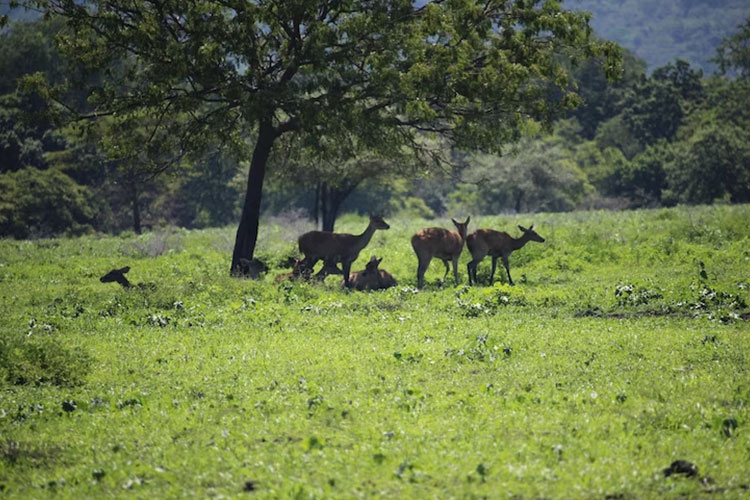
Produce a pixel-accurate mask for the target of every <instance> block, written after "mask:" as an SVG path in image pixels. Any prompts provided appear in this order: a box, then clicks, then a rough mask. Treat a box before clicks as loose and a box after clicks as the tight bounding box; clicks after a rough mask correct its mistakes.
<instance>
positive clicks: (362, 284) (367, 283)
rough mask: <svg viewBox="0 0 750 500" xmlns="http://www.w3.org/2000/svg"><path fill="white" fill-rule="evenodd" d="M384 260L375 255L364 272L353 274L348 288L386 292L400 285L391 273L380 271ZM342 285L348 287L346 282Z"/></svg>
mask: <svg viewBox="0 0 750 500" xmlns="http://www.w3.org/2000/svg"><path fill="white" fill-rule="evenodd" d="M382 260H383V259H382V257H381V258H380V259H378V258H377V257H375V256H374V255H373V256H372V258H371V259H370V262H368V263H367V265H366V266H365V268H364V270H362V271H356V272H354V273H352V275H351V277H350V279H349V285H348V287H349V288H354V289H355V290H360V291H364V290H384V289H386V288H390V287H392V286H396V285H397V284H398V283H397V282H396V279H395V278H394V277H393V276H391V273H389V272H388V271H386V270H385V269H378V266H379V265H380V262H382ZM341 285H342V286H347V285H346V284H345V283H344V282H342V283H341Z"/></svg>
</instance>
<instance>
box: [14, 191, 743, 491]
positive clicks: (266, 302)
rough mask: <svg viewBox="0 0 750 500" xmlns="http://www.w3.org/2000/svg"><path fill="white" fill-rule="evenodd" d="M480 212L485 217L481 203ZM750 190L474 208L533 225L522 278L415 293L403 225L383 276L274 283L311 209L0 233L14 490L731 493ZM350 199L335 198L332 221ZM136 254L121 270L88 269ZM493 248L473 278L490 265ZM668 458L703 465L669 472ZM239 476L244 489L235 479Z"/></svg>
mask: <svg viewBox="0 0 750 500" xmlns="http://www.w3.org/2000/svg"><path fill="white" fill-rule="evenodd" d="M475 219H476V220H475ZM748 221H750V206H716V207H691V208H688V207H680V208H677V209H668V210H667V209H665V210H655V211H636V212H622V213H610V212H576V213H570V214H537V215H534V216H533V217H530V216H519V217H515V216H500V217H472V224H471V226H470V231H471V230H474V229H476V228H477V227H493V228H499V229H503V230H507V231H509V232H511V233H512V234H514V235H518V234H519V231H518V230H517V229H516V225H517V224H521V225H528V224H531V223H534V226H535V229H536V230H537V231H538V232H539V234H541V235H542V236H543V237H545V238H546V239H547V241H546V243H544V244H538V243H529V244H528V245H527V246H526V247H524V248H523V249H521V250H519V251H518V252H517V253H514V254H513V255H512V256H511V272H512V273H513V277H514V281H516V282H517V285H516V286H513V287H511V286H509V285H507V283H506V279H505V276H504V271H502V272H501V271H500V269H499V270H498V274H497V275H496V280H497V277H498V275H499V276H500V277H502V282H500V283H496V284H495V286H493V287H487V286H480V287H475V288H468V287H466V286H465V284H466V279H467V277H466V262H467V261H468V254H467V252H465V253H464V255H463V256H462V260H461V267H460V276H461V280H462V283H461V284H460V285H459V286H454V284H453V282H452V277H449V278H448V282H447V283H446V284H445V286H440V285H439V284H438V280H439V278H440V277H442V274H443V265H442V263H440V262H439V261H434V262H433V264H432V265H431V267H430V269H429V271H428V273H427V286H426V288H425V290H423V291H419V292H417V291H416V290H415V289H414V286H415V284H416V258H415V257H414V255H413V251H412V249H411V246H410V243H409V237H410V235H411V234H413V232H415V231H416V230H417V229H419V228H421V227H425V226H428V225H439V226H443V227H449V225H450V221H449V220H448V219H446V220H440V221H408V220H398V219H396V220H389V223H390V224H391V229H390V230H389V231H378V232H377V233H376V235H375V236H374V238H373V240H372V242H371V244H370V245H369V246H368V247H367V248H366V249H365V250H364V251H363V252H362V254H361V255H360V258H359V260H358V261H357V263H356V264H355V265H354V269H362V268H363V267H364V263H365V262H366V261H367V260H368V259H369V258H370V255H373V254H375V255H377V256H378V257H383V263H382V264H381V267H382V268H385V269H387V270H388V271H389V272H391V274H393V275H394V276H395V277H396V279H398V280H399V286H398V287H397V288H394V289H390V290H387V291H383V292H373V293H356V292H347V291H345V290H342V289H341V288H340V286H339V283H338V281H339V280H340V278H339V279H337V278H336V277H329V278H328V280H327V281H326V282H325V283H323V284H312V285H311V284H306V283H282V284H280V285H276V284H274V283H273V278H274V276H275V275H277V274H280V273H282V272H285V271H286V270H285V269H280V268H278V267H276V266H277V265H278V263H279V262H281V261H282V260H283V257H284V256H286V255H289V254H293V253H294V251H295V243H294V241H295V238H296V236H297V235H298V234H299V232H300V231H302V230H304V225H301V226H291V225H289V224H274V223H273V221H270V222H268V223H267V224H265V225H264V226H263V233H262V234H261V239H260V247H259V250H258V255H259V256H260V257H261V258H263V259H265V260H266V261H268V262H270V263H271V264H272V269H271V270H270V271H269V272H268V273H267V275H266V276H264V277H263V278H262V279H261V280H258V281H249V280H238V279H232V278H229V277H227V274H228V266H229V255H230V253H229V252H230V250H231V242H232V241H233V229H232V228H227V229H220V230H205V231H184V230H171V231H162V232H157V233H152V234H147V235H143V236H140V237H135V236H132V235H131V236H128V237H123V238H117V237H85V238H80V239H75V240H64V239H59V240H44V241H23V242H18V241H10V240H4V241H0V389H1V392H0V491H2V494H3V496H4V497H7V498H44V497H53V496H54V497H55V498H92V497H132V496H134V495H135V496H136V497H138V498H184V497H196V498H207V497H237V498H245V497H248V498H357V497H364V498H373V497H376V498H377V497H382V498H386V497H387V498H420V499H421V498H483V497H488V498H529V499H530V498H602V499H603V498H607V497H608V496H609V498H622V499H640V498H701V497H703V498H743V497H746V496H747V495H748V493H749V492H750V491H749V488H750V479H748V478H750V465H749V464H750V372H749V371H748V370H749V369H750V323H748V321H747V319H748V317H750V315H749V314H748V313H749V312H750V308H748V303H749V302H750V226H749V225H748ZM365 225H366V221H365V219H363V218H358V217H345V218H344V219H342V220H341V221H340V223H339V226H338V227H337V229H338V230H340V231H348V232H360V231H361V230H362V229H363V228H364V226H365ZM124 265H130V266H131V268H132V270H131V271H130V273H129V274H128V278H129V279H131V281H133V282H135V283H137V282H143V283H146V284H147V285H146V286H144V287H141V288H134V289H130V290H124V289H122V288H120V287H119V286H118V285H116V284H114V283H108V284H102V283H100V282H99V281H98V278H99V276H101V275H103V274H104V273H105V272H107V271H108V270H110V269H112V268H114V267H122V266H124ZM489 266H490V263H489V259H486V260H485V261H484V262H482V263H481V264H480V267H479V278H480V280H486V279H487V277H488V275H489ZM677 459H684V460H688V461H690V462H692V463H694V464H695V465H697V466H698V469H699V475H698V477H695V478H689V477H684V476H680V475H674V476H671V477H665V475H664V473H663V469H665V468H666V467H668V466H669V465H670V464H671V463H672V461H674V460H677ZM246 489H247V490H250V491H245V490H246Z"/></svg>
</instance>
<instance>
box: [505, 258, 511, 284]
mask: <svg viewBox="0 0 750 500" xmlns="http://www.w3.org/2000/svg"><path fill="white" fill-rule="evenodd" d="M503 265H505V271H506V272H507V273H508V283H510V284H511V285H512V284H513V278H511V277H510V264H508V257H506V256H504V255H503Z"/></svg>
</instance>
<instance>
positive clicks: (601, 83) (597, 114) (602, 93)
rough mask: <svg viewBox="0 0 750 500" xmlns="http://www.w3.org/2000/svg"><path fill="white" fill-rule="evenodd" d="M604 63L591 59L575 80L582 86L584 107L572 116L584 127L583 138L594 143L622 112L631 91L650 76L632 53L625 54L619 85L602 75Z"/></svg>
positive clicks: (576, 73)
mask: <svg viewBox="0 0 750 500" xmlns="http://www.w3.org/2000/svg"><path fill="white" fill-rule="evenodd" d="M601 64H602V63H601V61H599V60H596V59H590V60H588V61H585V62H584V63H582V64H581V65H580V66H579V67H577V68H573V76H574V77H575V79H576V82H577V83H578V86H579V92H580V95H581V98H582V100H583V104H582V105H581V106H579V107H578V108H577V109H575V110H574V111H571V112H570V114H571V116H574V117H575V118H577V119H578V122H579V123H580V124H581V131H580V133H581V135H583V137H584V138H585V139H593V138H594V136H595V134H596V130H597V127H598V126H599V125H600V124H601V123H603V122H605V121H607V120H609V119H610V118H613V117H614V116H616V115H617V114H618V113H619V112H620V103H621V101H622V99H623V96H624V94H625V92H626V91H627V89H628V88H631V87H632V86H633V85H635V83H636V82H637V81H638V80H639V79H640V78H641V77H643V76H644V75H645V74H646V63H645V61H643V60H641V59H638V58H637V57H636V56H635V55H634V54H633V53H632V52H630V51H628V50H624V51H623V70H622V77H621V78H619V79H618V80H617V81H616V82H611V81H608V79H607V78H606V75H604V73H603V72H602V71H601Z"/></svg>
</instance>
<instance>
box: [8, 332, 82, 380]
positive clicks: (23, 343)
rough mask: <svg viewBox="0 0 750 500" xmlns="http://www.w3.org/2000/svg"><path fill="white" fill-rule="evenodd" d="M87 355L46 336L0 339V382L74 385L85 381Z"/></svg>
mask: <svg viewBox="0 0 750 500" xmlns="http://www.w3.org/2000/svg"><path fill="white" fill-rule="evenodd" d="M90 367H91V360H90V358H89V356H88V355H87V354H86V353H84V352H82V351H80V350H75V351H73V350H71V349H69V348H67V347H65V346H64V345H62V344H60V343H59V342H58V341H57V340H55V339H54V338H52V337H50V336H46V335H36V334H34V335H31V336H29V335H25V336H15V337H14V336H12V337H8V338H0V380H4V381H6V382H7V383H9V384H12V385H28V384H31V385H40V384H47V383H48V384H53V385H58V386H75V385H80V384H82V383H83V382H84V379H85V378H86V375H87V374H88V372H89V369H90Z"/></svg>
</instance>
